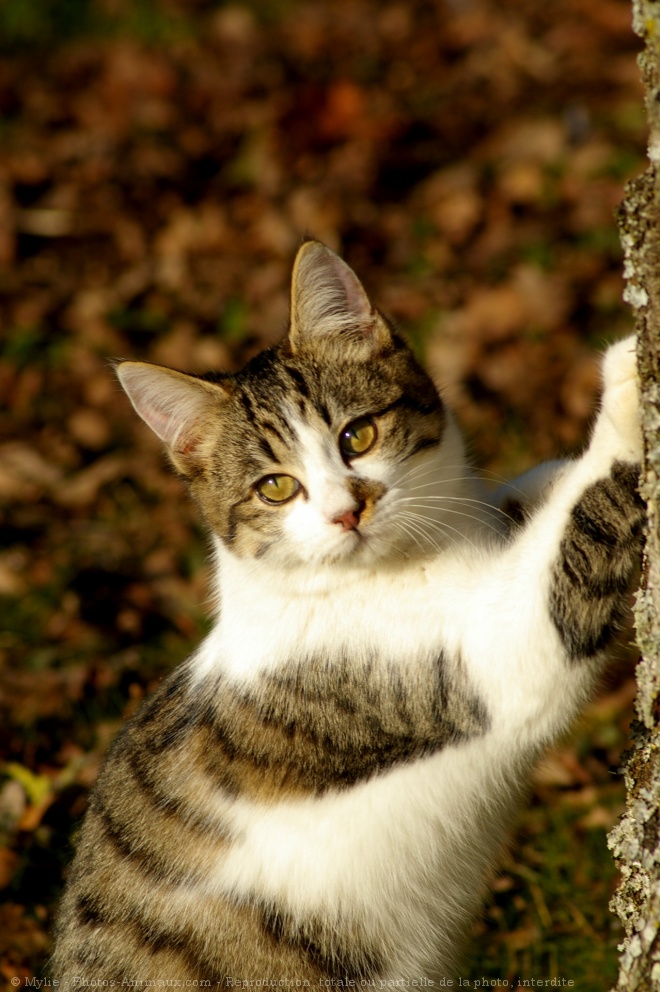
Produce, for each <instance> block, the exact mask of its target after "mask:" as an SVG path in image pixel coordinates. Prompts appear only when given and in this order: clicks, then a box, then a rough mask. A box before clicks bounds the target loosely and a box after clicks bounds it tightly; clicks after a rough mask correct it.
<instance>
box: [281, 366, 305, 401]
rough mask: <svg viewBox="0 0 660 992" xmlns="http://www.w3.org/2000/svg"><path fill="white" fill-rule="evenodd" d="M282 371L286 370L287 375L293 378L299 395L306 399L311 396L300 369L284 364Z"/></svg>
mask: <svg viewBox="0 0 660 992" xmlns="http://www.w3.org/2000/svg"><path fill="white" fill-rule="evenodd" d="M284 371H285V372H288V374H289V376H290V377H291V378H292V379H293V381H294V382H295V384H296V386H297V388H298V392H299V393H300V394H301V396H304V397H305V399H306V400H308V399H309V398H310V396H311V390H310V388H309V385H308V384H307V380H306V379H305V376H304V375H303V374H302V372H301V371H300V369H296V368H293V366H291V365H285V366H284Z"/></svg>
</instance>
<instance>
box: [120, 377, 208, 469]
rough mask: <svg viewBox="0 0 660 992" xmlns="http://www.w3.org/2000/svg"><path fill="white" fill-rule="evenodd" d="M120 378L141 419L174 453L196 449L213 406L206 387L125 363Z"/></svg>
mask: <svg viewBox="0 0 660 992" xmlns="http://www.w3.org/2000/svg"><path fill="white" fill-rule="evenodd" d="M117 375H118V376H119V380H120V382H121V384H122V386H123V387H124V389H125V390H126V392H127V394H128V396H129V398H130V400H131V402H132V404H133V406H134V407H135V409H136V410H137V412H138V413H139V414H140V416H141V417H142V419H143V420H144V421H145V423H146V424H148V425H149V427H151V429H152V431H154V433H155V434H157V435H158V437H159V438H160V439H161V440H162V441H164V442H165V444H167V445H169V447H170V448H171V449H172V451H173V452H175V453H177V454H181V455H187V454H188V455H189V454H192V453H193V452H194V451H195V450H196V449H197V447H198V446H199V443H200V441H201V437H200V433H201V429H200V428H201V424H202V422H203V421H204V420H205V415H206V413H207V412H208V410H209V406H210V405H211V404H212V403H213V398H212V396H210V394H209V393H208V392H207V391H206V389H205V387H203V386H201V385H200V384H199V383H197V382H196V381H195V380H193V379H190V378H188V377H187V376H185V375H183V374H182V373H177V372H172V371H171V370H170V369H162V368H159V367H157V366H150V365H147V364H146V363H138V362H136V363H131V362H126V363H125V364H123V365H120V366H119V368H118V370H117Z"/></svg>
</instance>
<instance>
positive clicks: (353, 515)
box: [332, 500, 364, 530]
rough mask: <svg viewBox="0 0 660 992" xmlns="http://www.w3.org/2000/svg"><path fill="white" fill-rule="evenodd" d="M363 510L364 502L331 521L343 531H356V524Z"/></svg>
mask: <svg viewBox="0 0 660 992" xmlns="http://www.w3.org/2000/svg"><path fill="white" fill-rule="evenodd" d="M363 510H364V500H361V501H360V503H359V504H358V505H357V506H355V507H353V509H352V510H346V512H345V513H342V514H340V516H338V517H335V519H334V520H333V521H332V522H333V524H340V526H341V527H343V528H344V530H357V529H358V524H359V523H360V514H361V513H362V511H363Z"/></svg>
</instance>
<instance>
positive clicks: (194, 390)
mask: <svg viewBox="0 0 660 992" xmlns="http://www.w3.org/2000/svg"><path fill="white" fill-rule="evenodd" d="M118 374H119V377H120V380H121V382H122V384H123V385H124V388H125V389H126V391H127V392H128V394H129V396H130V397H131V400H132V402H133V404H134V405H135V407H136V409H137V410H138V412H139V413H140V414H141V416H142V417H143V418H144V419H145V420H146V421H147V423H148V424H149V425H150V426H151V427H152V428H153V429H154V430H155V431H156V433H157V434H159V436H160V437H162V438H163V440H165V441H166V443H167V444H168V447H169V450H170V455H171V457H172V460H173V461H174V463H175V465H176V466H177V468H178V469H179V470H180V471H181V472H182V474H184V475H185V476H186V477H187V479H188V481H189V484H190V487H191V489H192V492H193V494H194V496H195V498H196V499H197V501H198V502H199V504H200V506H201V507H202V510H203V512H204V515H205V517H206V518H207V520H208V522H209V524H210V525H211V527H212V528H213V530H214V532H215V533H216V534H217V535H218V537H219V538H220V539H221V541H222V542H223V543H224V544H225V546H226V547H227V548H229V549H230V550H231V551H232V552H234V553H235V554H236V555H238V556H240V557H243V558H253V559H259V560H264V561H268V562H271V563H273V564H277V565H278V566H284V567H286V566H300V565H314V566H317V565H326V564H328V565H333V564H338V563H344V564H346V563H354V564H359V565H375V564H378V563H382V562H384V561H396V560H401V559H402V558H403V557H410V556H417V555H422V554H423V555H426V554H428V553H429V552H431V551H432V550H433V549H435V548H437V547H438V545H440V544H441V543H443V536H444V537H446V536H447V533H448V532H449V531H451V529H452V527H451V525H448V526H449V530H447V527H445V528H444V530H443V524H442V514H443V512H445V510H446V509H447V505H445V508H444V510H443V508H442V506H441V505H440V502H441V501H438V496H437V495H434V496H432V495H431V490H432V489H434V491H435V492H436V493H437V492H440V493H442V486H443V485H444V486H445V488H447V487H450V486H451V483H452V479H453V478H454V477H455V476H456V475H457V474H460V469H459V466H457V464H456V459H457V458H460V453H459V451H458V448H457V438H456V437H455V436H454V434H455V432H453V431H452V430H451V429H448V423H447V418H446V415H445V411H444V408H443V406H442V403H441V401H440V399H439V397H438V394H437V392H436V390H435V388H434V386H433V384H432V382H431V380H430V379H429V377H428V376H427V375H426V373H424V372H423V371H422V370H421V369H420V368H419V366H418V365H417V364H416V362H415V361H414V359H413V357H412V355H411V354H410V352H409V350H408V349H407V348H406V346H405V345H404V344H403V343H402V342H401V341H400V340H399V339H398V338H397V337H396V336H395V335H393V334H392V332H391V330H390V329H389V327H388V326H387V325H386V324H385V322H384V321H383V319H382V318H381V317H380V315H379V314H378V313H377V312H376V311H374V310H373V309H372V307H371V304H370V303H369V301H368V299H367V297H366V295H365V294H364V290H363V289H362V287H361V285H360V283H359V282H358V281H357V279H356V277H355V276H354V274H353V273H352V271H351V270H350V269H349V268H348V267H347V266H346V265H345V264H344V263H343V262H342V261H341V260H340V259H339V258H337V256H336V255H334V254H333V253H332V252H330V251H329V250H328V249H327V248H325V247H324V246H322V245H319V244H318V243H316V242H308V243H306V244H305V245H303V247H302V248H301V250H300V252H299V255H298V258H297V260H296V266H295V268H294V276H293V281H292V320H291V328H290V331H289V334H288V336H287V337H286V338H285V339H284V341H283V342H282V344H281V345H279V346H278V347H277V348H274V349H270V350H268V351H266V352H263V353H262V354H260V355H258V356H257V357H256V358H255V359H253V360H252V361H251V362H250V363H249V364H248V365H247V366H246V367H245V368H244V369H243V370H242V372H240V373H238V374H237V375H236V376H217V375H211V376H208V377H204V378H201V379H200V378H197V377H192V376H185V375H183V374H182V373H178V372H173V371H172V370H167V369H162V368H159V367H157V366H151V365H146V364H144V363H134V362H125V363H122V364H121V365H120V366H119V369H118ZM447 495H449V492H448V490H447ZM449 512H452V511H451V509H449ZM454 512H455V511H454Z"/></svg>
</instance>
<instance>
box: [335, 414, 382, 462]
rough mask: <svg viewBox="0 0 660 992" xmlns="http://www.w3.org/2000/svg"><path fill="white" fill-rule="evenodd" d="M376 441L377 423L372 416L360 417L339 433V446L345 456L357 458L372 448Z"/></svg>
mask: <svg viewBox="0 0 660 992" xmlns="http://www.w3.org/2000/svg"><path fill="white" fill-rule="evenodd" d="M375 441H376V425H375V424H374V422H373V420H371V418H370V417H359V418H358V420H353V421H351V423H350V424H347V425H346V427H344V429H343V431H342V432H341V434H340V435H339V448H340V450H341V453H342V455H343V456H344V458H357V457H358V455H364V454H366V452H367V451H369V449H370V448H372V447H373V446H374V444H375Z"/></svg>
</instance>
